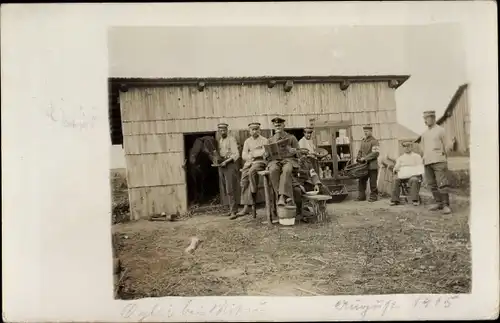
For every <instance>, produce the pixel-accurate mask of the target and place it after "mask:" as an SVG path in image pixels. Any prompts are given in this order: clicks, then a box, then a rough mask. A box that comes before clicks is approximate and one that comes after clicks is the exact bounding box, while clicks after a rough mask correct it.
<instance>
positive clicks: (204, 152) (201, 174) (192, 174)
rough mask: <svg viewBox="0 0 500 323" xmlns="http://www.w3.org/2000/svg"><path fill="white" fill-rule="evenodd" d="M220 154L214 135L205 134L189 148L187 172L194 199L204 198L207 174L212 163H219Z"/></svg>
mask: <svg viewBox="0 0 500 323" xmlns="http://www.w3.org/2000/svg"><path fill="white" fill-rule="evenodd" d="M219 162H220V156H219V154H218V152H217V142H216V140H215V138H214V137H212V136H204V137H200V138H197V139H196V140H195V142H194V144H193V147H191V149H190V150H189V157H188V159H187V160H186V161H185V164H186V163H187V172H188V175H189V178H190V182H191V185H193V186H192V187H193V189H192V190H193V191H192V192H193V193H192V194H193V198H194V200H201V199H203V198H204V191H205V188H204V185H205V184H206V183H205V180H206V176H207V174H208V172H209V169H210V167H211V166H210V164H218V163H219Z"/></svg>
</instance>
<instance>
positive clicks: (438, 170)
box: [420, 124, 450, 208]
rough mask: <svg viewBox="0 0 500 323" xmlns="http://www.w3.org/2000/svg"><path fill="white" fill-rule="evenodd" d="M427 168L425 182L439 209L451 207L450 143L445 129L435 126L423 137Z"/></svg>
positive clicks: (422, 142)
mask: <svg viewBox="0 0 500 323" xmlns="http://www.w3.org/2000/svg"><path fill="white" fill-rule="evenodd" d="M420 144H421V148H422V151H423V160H424V165H425V166H424V167H425V180H426V182H427V185H428V186H429V187H430V190H431V193H432V195H433V197H434V199H435V200H436V203H437V204H438V207H439V208H442V207H443V206H450V197H449V194H448V187H449V181H448V161H447V156H446V147H447V146H450V142H449V141H448V138H447V137H446V132H445V130H444V128H443V127H441V126H439V125H437V124H436V125H434V126H432V127H431V128H429V129H427V130H426V131H425V132H424V133H423V134H422V137H421V142H420Z"/></svg>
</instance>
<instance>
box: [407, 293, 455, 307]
mask: <svg viewBox="0 0 500 323" xmlns="http://www.w3.org/2000/svg"><path fill="white" fill-rule="evenodd" d="M458 297H459V296H458V295H452V296H435V297H417V299H416V300H415V302H414V303H413V307H416V308H449V307H451V306H453V301H454V300H456V299H457V298H458Z"/></svg>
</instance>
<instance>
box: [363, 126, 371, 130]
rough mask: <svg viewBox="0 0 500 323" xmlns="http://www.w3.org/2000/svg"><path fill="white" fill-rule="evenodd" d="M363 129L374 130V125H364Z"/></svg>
mask: <svg viewBox="0 0 500 323" xmlns="http://www.w3.org/2000/svg"><path fill="white" fill-rule="evenodd" d="M363 130H373V127H372V126H364V127H363Z"/></svg>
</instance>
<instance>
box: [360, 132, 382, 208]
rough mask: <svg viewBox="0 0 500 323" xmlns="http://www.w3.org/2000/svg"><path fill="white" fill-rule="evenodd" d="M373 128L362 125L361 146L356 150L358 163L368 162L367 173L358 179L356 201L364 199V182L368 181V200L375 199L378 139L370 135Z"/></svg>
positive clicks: (376, 193)
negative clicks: (363, 135) (362, 136)
mask: <svg viewBox="0 0 500 323" xmlns="http://www.w3.org/2000/svg"><path fill="white" fill-rule="evenodd" d="M372 130H373V128H372V127H371V126H365V127H363V131H364V132H365V137H364V138H363V141H362V142H361V148H360V149H359V151H358V156H357V158H356V161H357V162H358V163H368V175H367V176H366V177H362V178H360V179H359V180H358V201H365V200H366V182H367V181H369V182H370V199H369V201H370V202H374V201H376V200H377V195H378V190H377V177H378V162H377V159H378V155H379V144H378V140H377V139H375V138H374V137H373V135H372Z"/></svg>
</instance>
